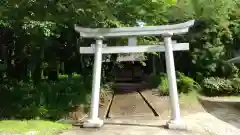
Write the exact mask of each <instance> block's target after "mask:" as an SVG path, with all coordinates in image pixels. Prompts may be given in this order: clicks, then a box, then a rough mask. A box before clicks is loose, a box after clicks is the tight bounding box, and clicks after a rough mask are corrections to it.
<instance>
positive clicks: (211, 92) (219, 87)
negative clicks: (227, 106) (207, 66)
mask: <svg viewBox="0 0 240 135" xmlns="http://www.w3.org/2000/svg"><path fill="white" fill-rule="evenodd" d="M238 83H239V79H233V80H229V79H224V78H219V77H210V78H205V79H204V80H203V81H202V84H201V85H202V93H203V94H205V95H207V96H225V95H234V94H237V93H238V88H239V84H238ZM236 88H237V89H236Z"/></svg>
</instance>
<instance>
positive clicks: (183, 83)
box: [150, 72, 201, 95]
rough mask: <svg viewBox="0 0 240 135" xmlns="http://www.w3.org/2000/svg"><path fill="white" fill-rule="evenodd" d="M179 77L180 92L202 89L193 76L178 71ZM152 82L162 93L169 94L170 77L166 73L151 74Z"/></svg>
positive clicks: (177, 75)
mask: <svg viewBox="0 0 240 135" xmlns="http://www.w3.org/2000/svg"><path fill="white" fill-rule="evenodd" d="M176 77H177V86H178V92H179V93H188V92H190V91H193V90H196V91H197V90H200V89H201V86H200V85H199V84H198V83H197V82H196V81H194V80H193V79H192V78H190V77H188V76H185V75H184V74H183V73H181V72H177V73H176ZM150 78H151V79H150V80H151V81H150V84H151V86H152V87H156V86H157V88H158V89H159V93H160V95H168V94H169V90H168V79H167V75H166V74H160V75H155V76H154V75H151V76H150Z"/></svg>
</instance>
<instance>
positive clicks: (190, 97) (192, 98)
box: [179, 91, 198, 104]
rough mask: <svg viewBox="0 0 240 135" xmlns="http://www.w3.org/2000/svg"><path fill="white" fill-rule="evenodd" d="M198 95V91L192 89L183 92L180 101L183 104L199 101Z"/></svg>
mask: <svg viewBox="0 0 240 135" xmlns="http://www.w3.org/2000/svg"><path fill="white" fill-rule="evenodd" d="M197 95H198V93H197V92H196V91H191V92H189V93H181V94H179V96H180V97H179V102H180V103H183V104H185V103H187V104H189V103H191V104H194V103H197V102H198V99H197Z"/></svg>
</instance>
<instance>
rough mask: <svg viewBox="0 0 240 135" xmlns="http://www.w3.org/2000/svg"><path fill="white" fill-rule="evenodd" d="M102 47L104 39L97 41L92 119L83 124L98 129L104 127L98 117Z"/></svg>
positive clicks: (100, 38) (99, 38)
mask: <svg viewBox="0 0 240 135" xmlns="http://www.w3.org/2000/svg"><path fill="white" fill-rule="evenodd" d="M102 46H103V37H98V38H97V39H96V46H95V55H94V66H93V81H92V100H91V110H90V117H89V118H88V120H87V121H85V122H84V123H83V127H87V128H95V127H96V128H98V127H101V126H102V125H103V120H101V119H100V118H99V117H98V112H99V94H100V83H101V69H102Z"/></svg>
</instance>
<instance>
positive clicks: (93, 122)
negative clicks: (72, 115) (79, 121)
mask: <svg viewBox="0 0 240 135" xmlns="http://www.w3.org/2000/svg"><path fill="white" fill-rule="evenodd" d="M102 125H103V120H101V119H99V118H97V119H88V120H86V121H85V122H84V123H83V128H100V127H102Z"/></svg>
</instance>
